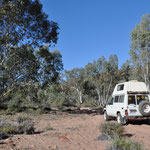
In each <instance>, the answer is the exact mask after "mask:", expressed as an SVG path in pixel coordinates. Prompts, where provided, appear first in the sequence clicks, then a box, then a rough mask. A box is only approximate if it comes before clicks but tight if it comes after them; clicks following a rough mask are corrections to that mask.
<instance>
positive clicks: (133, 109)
mask: <svg viewBox="0 0 150 150" xmlns="http://www.w3.org/2000/svg"><path fill="white" fill-rule="evenodd" d="M128 111H129V112H128V115H129V116H135V115H137V111H138V105H137V104H136V95H128Z"/></svg>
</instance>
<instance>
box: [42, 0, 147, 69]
mask: <svg viewBox="0 0 150 150" xmlns="http://www.w3.org/2000/svg"><path fill="white" fill-rule="evenodd" d="M41 3H42V4H43V11H44V12H45V13H46V14H48V15H49V20H53V21H56V22H58V24H59V27H60V30H59V33H60V34H59V40H58V43H57V45H56V46H55V47H54V48H53V49H58V50H59V51H60V52H61V54H62V56H63V63H64V69H66V70H71V69H73V68H76V67H79V68H80V67H84V66H85V65H86V64H87V63H89V62H93V60H96V59H98V58H99V57H101V56H105V57H106V58H107V59H108V57H109V55H111V54H116V55H117V56H118V59H119V65H121V64H122V63H124V62H125V61H126V60H127V59H129V54H128V52H129V49H130V32H131V30H133V29H134V27H135V25H136V24H138V23H140V21H141V17H142V16H143V15H144V14H148V13H150V0H41Z"/></svg>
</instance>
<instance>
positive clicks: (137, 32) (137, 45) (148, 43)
mask: <svg viewBox="0 0 150 150" xmlns="http://www.w3.org/2000/svg"><path fill="white" fill-rule="evenodd" d="M149 26H150V15H149V14H148V15H144V16H143V17H142V20H141V22H140V24H137V25H136V27H135V28H134V29H133V30H132V32H131V50H130V52H129V54H130V56H131V58H130V61H131V62H132V64H133V66H132V68H133V70H132V75H133V78H134V79H140V80H143V81H145V83H146V84H147V87H148V88H149V84H150V76H149V67H150V40H149V39H150V30H149ZM139 72H140V73H139Z"/></svg>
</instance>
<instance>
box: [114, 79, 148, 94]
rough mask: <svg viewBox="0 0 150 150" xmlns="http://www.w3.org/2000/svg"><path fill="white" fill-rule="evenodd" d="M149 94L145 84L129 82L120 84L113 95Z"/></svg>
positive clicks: (135, 81)
mask: <svg viewBox="0 0 150 150" xmlns="http://www.w3.org/2000/svg"><path fill="white" fill-rule="evenodd" d="M126 93H128V94H148V93H149V91H148V89H147V87H146V84H145V83H144V82H139V81H137V80H131V81H129V82H123V83H119V84H117V85H116V86H115V89H114V91H113V95H117V94H126Z"/></svg>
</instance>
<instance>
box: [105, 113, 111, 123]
mask: <svg viewBox="0 0 150 150" xmlns="http://www.w3.org/2000/svg"><path fill="white" fill-rule="evenodd" d="M104 120H105V121H109V120H110V119H109V116H108V115H107V112H106V111H104Z"/></svg>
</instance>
